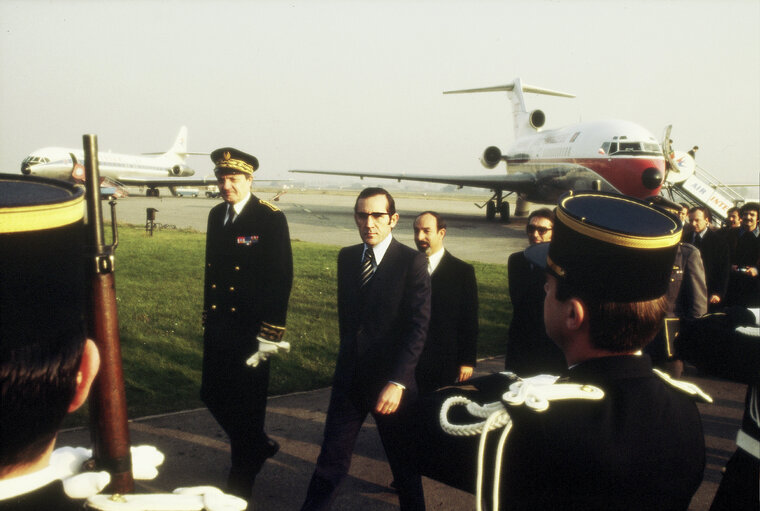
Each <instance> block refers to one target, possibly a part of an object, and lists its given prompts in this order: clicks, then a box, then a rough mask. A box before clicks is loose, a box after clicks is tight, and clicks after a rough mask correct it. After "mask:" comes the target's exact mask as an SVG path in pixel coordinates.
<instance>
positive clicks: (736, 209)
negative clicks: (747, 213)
mask: <svg viewBox="0 0 760 511" xmlns="http://www.w3.org/2000/svg"><path fill="white" fill-rule="evenodd" d="M733 212H736V213H737V214H739V215H741V213H740V212H739V208H737V207H736V206H734V207H732V208H728V209H727V210H726V218H728V216H729V215H730V214H731V213H733Z"/></svg>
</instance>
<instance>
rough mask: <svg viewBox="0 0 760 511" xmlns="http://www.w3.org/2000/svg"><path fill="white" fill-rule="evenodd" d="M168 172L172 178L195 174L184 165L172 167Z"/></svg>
mask: <svg viewBox="0 0 760 511" xmlns="http://www.w3.org/2000/svg"><path fill="white" fill-rule="evenodd" d="M169 172H171V175H172V176H192V175H193V174H195V172H194V171H193V170H192V169H191V168H190V167H188V166H186V165H174V166H173V167H172V168H171V169H170V170H169Z"/></svg>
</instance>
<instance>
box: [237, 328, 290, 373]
mask: <svg viewBox="0 0 760 511" xmlns="http://www.w3.org/2000/svg"><path fill="white" fill-rule="evenodd" d="M256 340H257V341H259V351H257V352H256V353H254V354H253V355H251V356H250V357H249V358H248V360H246V361H245V363H246V364H247V365H249V366H251V367H257V366H258V365H259V363H260V362H263V361H265V360H267V359H269V357H271V356H272V355H275V354H277V353H279V352H284V353H289V352H290V343H289V342H287V341H280V342H274V341H267V340H266V339H264V338H263V337H261V336H258V337H256Z"/></svg>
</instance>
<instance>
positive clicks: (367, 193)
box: [354, 187, 396, 216]
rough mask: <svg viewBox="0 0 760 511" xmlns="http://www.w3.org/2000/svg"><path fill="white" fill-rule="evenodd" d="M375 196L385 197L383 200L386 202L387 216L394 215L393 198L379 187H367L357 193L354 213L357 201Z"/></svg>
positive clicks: (394, 204)
mask: <svg viewBox="0 0 760 511" xmlns="http://www.w3.org/2000/svg"><path fill="white" fill-rule="evenodd" d="M375 195H385V198H386V200H387V201H388V214H389V215H390V216H393V215H395V214H396V202H395V201H394V200H393V196H392V195H391V194H390V193H388V190H386V189H385V188H380V187H369V188H365V189H364V190H362V191H361V192H359V196H358V197H357V198H356V202H354V211H356V206H357V205H358V204H359V200H361V199H366V198H368V197H374V196H375Z"/></svg>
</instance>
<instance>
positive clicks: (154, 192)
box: [145, 188, 159, 197]
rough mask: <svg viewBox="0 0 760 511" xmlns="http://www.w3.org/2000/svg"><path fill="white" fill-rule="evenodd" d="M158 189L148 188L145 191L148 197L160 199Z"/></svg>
mask: <svg viewBox="0 0 760 511" xmlns="http://www.w3.org/2000/svg"><path fill="white" fill-rule="evenodd" d="M158 194H159V192H158V188H148V189H147V190H145V196H146V197H158Z"/></svg>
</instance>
